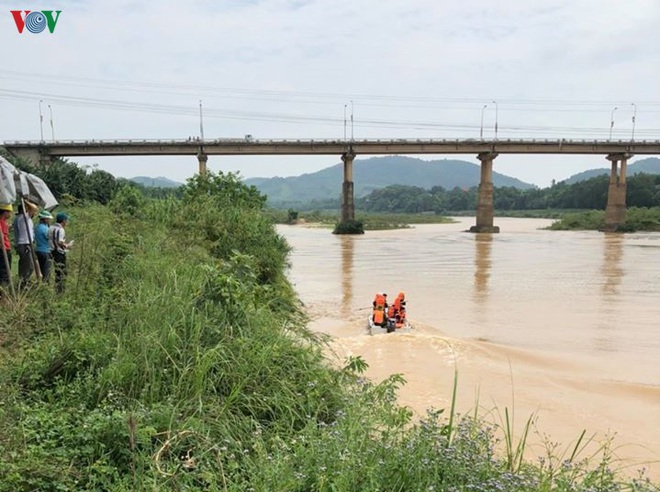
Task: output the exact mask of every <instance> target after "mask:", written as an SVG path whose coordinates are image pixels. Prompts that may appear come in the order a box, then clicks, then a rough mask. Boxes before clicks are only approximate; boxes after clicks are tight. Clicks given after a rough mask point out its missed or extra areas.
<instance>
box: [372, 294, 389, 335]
mask: <svg viewBox="0 0 660 492" xmlns="http://www.w3.org/2000/svg"><path fill="white" fill-rule="evenodd" d="M373 306H374V309H373V314H372V317H373V322H374V324H375V325H379V326H382V327H385V326H387V307H388V306H387V294H385V293H382V294H381V293H378V294H376V297H375V298H374V302H373Z"/></svg>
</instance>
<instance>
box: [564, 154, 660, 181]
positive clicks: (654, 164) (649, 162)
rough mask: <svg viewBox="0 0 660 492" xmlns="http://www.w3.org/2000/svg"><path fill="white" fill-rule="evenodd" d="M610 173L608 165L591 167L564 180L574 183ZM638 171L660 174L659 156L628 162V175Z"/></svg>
mask: <svg viewBox="0 0 660 492" xmlns="http://www.w3.org/2000/svg"><path fill="white" fill-rule="evenodd" d="M609 173H610V169H609V168H606V167H602V168H597V169H589V170H588V171H582V172H581V173H578V174H574V175H573V176H571V177H570V178H568V179H565V180H564V182H565V183H566V184H574V183H578V182H580V181H585V180H587V179H591V178H594V177H596V176H602V175H603V174H609ZM637 173H647V174H660V159H659V158H657V157H647V158H646V159H640V160H639V161H636V162H634V163H632V164H628V171H627V175H629V176H632V175H633V174H637Z"/></svg>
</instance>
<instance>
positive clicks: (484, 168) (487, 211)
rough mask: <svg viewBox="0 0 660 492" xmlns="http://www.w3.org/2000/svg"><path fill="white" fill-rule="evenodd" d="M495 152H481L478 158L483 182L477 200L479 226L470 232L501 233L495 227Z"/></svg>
mask: <svg viewBox="0 0 660 492" xmlns="http://www.w3.org/2000/svg"><path fill="white" fill-rule="evenodd" d="M496 157H497V154H496V153H495V152H481V153H480V154H479V155H477V158H478V159H479V160H480V161H481V182H480V183H479V197H478V199H477V225H474V226H472V227H470V232H490V233H494V232H500V228H499V227H498V226H495V225H493V216H494V213H493V159H495V158H496Z"/></svg>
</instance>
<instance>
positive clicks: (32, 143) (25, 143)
mask: <svg viewBox="0 0 660 492" xmlns="http://www.w3.org/2000/svg"><path fill="white" fill-rule="evenodd" d="M297 143H300V144H329V145H349V144H353V145H356V144H357V145H359V144H374V143H375V144H384V143H392V144H406V143H411V144H495V145H497V144H521V145H525V144H532V145H538V144H546V143H547V144H582V145H585V144H587V145H647V144H658V143H660V140H620V139H619V140H596V139H594V140H587V139H582V140H578V139H565V138H558V139H547V138H546V139H537V138H533V139H498V140H492V139H477V138H467V139H466V138H463V139H460V138H456V139H447V138H443V139H435V138H430V139H420V138H417V139H406V138H369V139H360V140H342V139H316V138H310V139H255V138H250V139H247V138H215V139H204V140H201V139H196V138H193V139H190V138H186V139H108V140H96V139H92V140H54V141H53V140H50V141H49V140H7V141H5V142H3V144H2V145H4V146H14V147H38V146H45V147H48V146H66V145H73V146H81V145H139V144H144V145H163V144H168V145H190V146H198V145H214V144H232V145H236V144H241V145H269V144H297Z"/></svg>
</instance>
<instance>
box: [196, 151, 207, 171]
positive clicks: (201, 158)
mask: <svg viewBox="0 0 660 492" xmlns="http://www.w3.org/2000/svg"><path fill="white" fill-rule="evenodd" d="M208 160H209V156H207V155H206V154H205V153H204V151H203V150H202V149H199V153H198V154H197V161H198V162H199V175H200V176H206V162H207V161H208Z"/></svg>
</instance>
